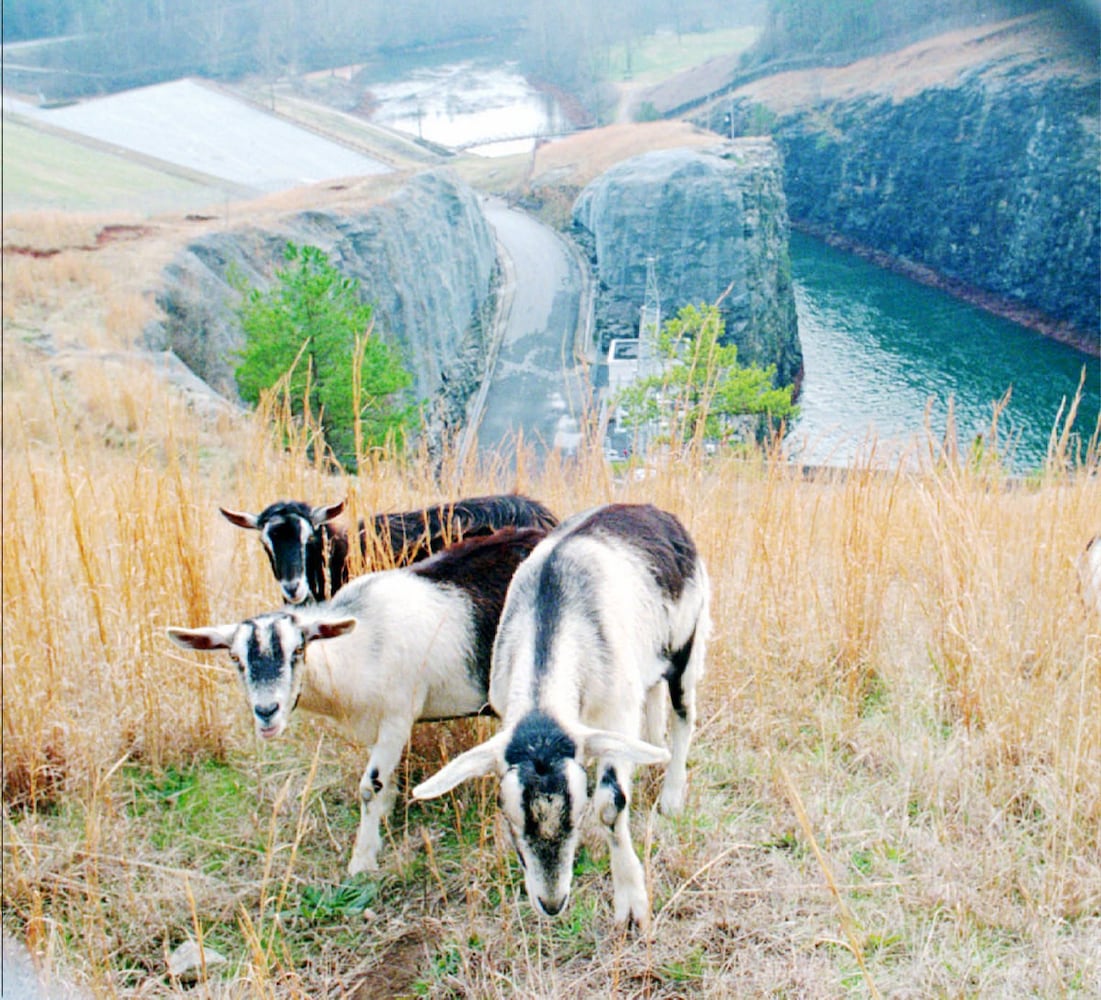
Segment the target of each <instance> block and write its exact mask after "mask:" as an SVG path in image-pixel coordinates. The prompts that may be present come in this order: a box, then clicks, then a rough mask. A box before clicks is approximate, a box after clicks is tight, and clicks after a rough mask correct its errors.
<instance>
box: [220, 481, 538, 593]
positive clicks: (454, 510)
mask: <svg viewBox="0 0 1101 1000" xmlns="http://www.w3.org/2000/svg"><path fill="white" fill-rule="evenodd" d="M218 509H219V510H220V511H221V512H222V515H223V516H224V517H225V518H226V520H227V521H229V522H230V523H231V524H235V525H237V527H239V528H251V529H253V530H255V531H259V532H260V541H261V542H262V543H263V546H264V551H265V552H266V553H267V555H268V559H269V561H270V562H271V568H272V572H273V573H274V574H275V578H276V580H278V581H279V586H280V589H281V590H282V592H283V598H284V599H285V600H286V601H287V603H289V604H302V603H304V602H306V601H308V600H311V599H312V600H315V601H323V600H325V599H326V598H328V597H331V596H333V595H334V594H335V593H336V592H337V591H338V590H340V588H341V587H342V586H344V584H345V583H347V582H348V578H349V575H350V573H349V560H348V551H349V546H348V538H347V535H346V534H345V532H344V529H343V528H341V527H340V526H339V525H335V524H333V523H332V522H333V519H334V518H336V517H338V516H339V515H340V513H341V511H343V510H344V501H343V500H340V501H338V502H337V503H333V504H329V505H328V506H318V507H312V506H310V505H309V504H307V503H303V502H301V501H298V500H279V501H276V502H275V503H273V504H269V505H268V506H267V507H265V508H264V509H263V510H262V511H261V512H260V513H259V514H249V513H245V512H243V511H236V510H228V509H227V508H225V507H219V508H218ZM557 523H558V519H557V518H556V517H555V516H554V515H553V514H552V513H551V512H550V511H549V510H547V508H546V507H544V506H543V505H542V504H541V503H539V502H538V501H536V500H529V499H528V498H527V497H523V496H520V495H518V494H515V493H505V494H499V495H493V496H484V497H469V498H467V499H465V500H459V501H456V502H455V503H440V504H436V505H435V506H432V507H426V508H424V509H423V510H410V511H405V512H403V513H397V514H375V515H374V517H373V519H372V522H371V530H372V531H373V533H374V537H375V538H377V539H378V540H379V541H380V543H381V545H382V547H383V549H384V550H385V551H387V552H388V553H389V555H390V558H391V559H392V560H393V562H395V563H397V564H398V565H404V564H407V563H412V562H417V561H418V560H420V559H424V558H426V557H427V556H429V555H431V554H432V553H433V552H437V551H439V550H440V549H441V548H443V547H445V546H446V545H447V544H448V543H449V542H456V541H460V540H461V539H463V538H469V537H471V536H480V535H488V534H491V533H492V532H493V531H495V530H496V529H498V528H505V527H508V526H510V525H512V526H514V527H518V528H525V527H532V528H542V529H544V530H550V529H551V528H553V527H554V526H555V525H556V524H557ZM359 544H360V551H361V552H362V553H363V554H364V555H366V554H368V553H369V552H370V551H371V550H372V546H371V538H370V537H369V536H368V528H367V524H366V523H365V522H364V521H362V520H361V521H360V522H359Z"/></svg>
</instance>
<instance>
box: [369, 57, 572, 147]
mask: <svg viewBox="0 0 1101 1000" xmlns="http://www.w3.org/2000/svg"><path fill="white" fill-rule="evenodd" d="M369 90H370V93H371V96H372V97H373V98H374V100H375V101H376V102H377V109H376V110H375V111H374V112H373V113H372V115H371V120H372V121H374V122H377V123H378V124H379V125H385V126H387V127H389V128H392V129H396V130H397V131H399V132H405V133H406V134H408V135H412V136H416V137H418V138H421V139H428V140H429V141H431V142H436V143H439V144H440V145H442V146H448V147H451V148H460V147H461V148H464V149H468V150H469V151H470V152H473V153H477V154H479V155H481V156H510V155H512V154H514V153H526V152H529V151H530V150H531V149H532V148H533V147H534V145H535V137H536V136H546V135H553V134H556V133H560V132H562V131H564V130H567V129H568V128H569V122H568V121H567V120H566V117H565V115H564V114H563V112H562V109H561V107H560V106H559V104H558V102H557V101H556V100H554V98H553V97H551V96H549V95H547V94H544V93H540V92H539V91H538V90H536V89H535V88H534V87H533V86H531V84H529V83H528V82H527V80H525V79H524V77H522V76H521V75H520V74H519V73H517V72H516V70H515V68H514V67H513V66H512V65H510V64H505V65H504V66H499V65H497V66H494V65H488V64H486V63H484V62H482V61H480V60H466V61H463V62H458V63H451V64H448V65H443V66H425V67H423V68H420V69H415V70H413V71H411V72H410V73H408V74H407V75H406V76H404V77H403V78H402V79H399V80H394V81H386V82H378V83H372V84H371V85H370V87H369Z"/></svg>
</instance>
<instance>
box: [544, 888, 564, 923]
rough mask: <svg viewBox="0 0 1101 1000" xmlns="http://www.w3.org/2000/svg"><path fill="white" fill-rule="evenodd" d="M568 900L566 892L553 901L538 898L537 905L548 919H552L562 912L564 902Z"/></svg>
mask: <svg viewBox="0 0 1101 1000" xmlns="http://www.w3.org/2000/svg"><path fill="white" fill-rule="evenodd" d="M569 898H570V894H569V893H568V892H567V893H565V894H564V895H562V896H559V897H558V898H557V899H555V900H553V901H552V900H549V899H544V898H543V897H542V896H540V897H539V905H540V906H541V907H542V908H543V912H544V913H545V914H546V915H547V916H548V917H553V916H555V915H557V914H559V913H561V912H562V909H563V907H565V905H566V900H568V899H569Z"/></svg>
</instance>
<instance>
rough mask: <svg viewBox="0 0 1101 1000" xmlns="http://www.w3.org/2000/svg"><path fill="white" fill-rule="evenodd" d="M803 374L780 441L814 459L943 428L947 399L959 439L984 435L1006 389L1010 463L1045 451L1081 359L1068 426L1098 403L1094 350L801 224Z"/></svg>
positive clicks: (1094, 412) (1087, 421)
mask: <svg viewBox="0 0 1101 1000" xmlns="http://www.w3.org/2000/svg"><path fill="white" fill-rule="evenodd" d="M791 262H792V277H793V283H794V286H795V301H796V309H797V313H798V318H799V337H800V340H801V341H802V344H803V364H804V370H805V376H804V381H803V391H802V397H801V399H800V401H799V403H800V416H799V418H798V421H797V423H796V424H795V425H794V427H793V429H792V433H791V434H790V435H789V441H788V444H789V450H790V451H791V453H792V454H794V455H796V456H798V457H799V458H800V459H801V460H803V461H805V462H807V463H812V464H819V463H831V464H833V463H847V462H849V461H851V460H852V459H853V458H854V457H855V456H857V455H867V454H868V449H869V447H870V445H871V443H872V442H875V446H876V452H877V455H879V456H881V457H886V458H888V459H893V458H895V457H897V455H898V454H899V452H900V451H901V450H903V449H907V448H909V447H910V446H911V445H912V443H913V441H914V439H915V438H917V439H918V441H919V442H921V443H924V442H926V441H927V439H928V436H929V435H927V434H926V433H925V430H924V428H925V425H926V414H927V413H928V423H929V425H930V430H931V432H932V437H933V439H934V441H939V439H940V437H941V436H942V435H943V433H944V431H945V428H946V425H947V420H948V413H949V404H950V402H951V405H952V409H953V412H954V419H955V424H956V429H957V438H958V441H959V443H960V446H961V448H966V447H968V446H969V444H970V443H971V442H973V441H974V439H975V437H976V435H978V434H983V435H984V440H985V439H988V437H989V435H988V433H987V432H988V430H989V428H990V424H991V419H992V417H993V415H994V406H995V403H996V402H997V401H998V400H1000V399H1001V398H1002V397H1003V396H1004V395H1005V394H1006V393H1007V392H1010V398H1009V402H1008V404H1007V405H1006V407H1005V409H1004V411H1003V412H1002V414H1001V415H1000V418H999V423H998V443H999V447H1000V449H1002V450H1003V453H1004V455H1005V458H1006V462H1007V464H1008V466H1009V467H1010V468H1011V469H1012V470H1013V471H1015V472H1018V473H1024V472H1027V471H1028V470H1030V469H1034V468H1036V467H1037V466H1039V465H1040V464H1042V462H1043V460H1044V456H1045V454H1046V452H1047V447H1048V441H1049V438H1050V435H1051V432H1052V429H1053V427H1054V426H1055V424H1056V420H1057V417H1058V414H1059V412H1060V407H1061V406H1063V407H1065V406H1066V405H1067V404H1069V402H1070V399H1071V398H1072V397H1073V395H1074V393H1075V390H1076V389H1077V387H1078V380H1079V378H1080V377H1081V375H1082V372H1083V370H1084V371H1085V373H1086V380H1087V381H1086V386H1085V388H1084V390H1083V392H1084V395H1083V400H1082V404H1081V406H1080V408H1079V415H1078V418H1077V420H1076V421H1075V427H1076V428H1078V430H1079V432H1080V438H1084V439H1086V440H1088V438H1089V436H1090V434H1091V433H1092V432H1093V431H1094V429H1095V428H1096V427H1097V420H1098V413H1099V409H1101V362H1099V361H1098V359H1097V358H1091V357H1088V356H1087V355H1084V354H1082V353H1081V352H1079V351H1076V350H1074V349H1073V348H1070V347H1067V346H1065V345H1063V344H1059V343H1056V342H1055V341H1053V340H1051V339H1049V338H1047V337H1043V336H1041V335H1040V334H1037V333H1034V332H1032V331H1031V330H1027V329H1025V328H1024V327H1021V326H1018V325H1017V324H1015V323H1011V322H1008V321H1007V320H1003V319H999V318H998V317H996V316H992V315H990V314H989V313H986V312H983V311H982V310H980V309H978V308H976V307H974V306H971V305H968V304H967V303H965V302H961V301H959V300H958V299H954V298H952V297H951V296H949V295H947V294H945V293H944V292H941V291H938V290H937V289H934V288H929V287H926V286H924V285H921V284H918V283H916V282H913V281H910V280H909V279H907V278H904V277H901V276H900V275H897V274H894V273H892V272H890V271H886V270H884V269H882V268H879V267H876V266H875V265H874V264H871V263H869V262H867V261H865V260H863V259H862V258H860V257H856V256H854V255H852V254H849V253H845V252H842V251H840V250H835V249H834V248H832V247H830V246H828V245H826V244H825V243H822V242H821V241H819V240H816V239H813V238H811V237H809V236H804V235H801V234H799V233H793V234H792V237H791Z"/></svg>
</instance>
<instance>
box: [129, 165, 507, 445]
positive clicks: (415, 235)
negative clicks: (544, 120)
mask: <svg viewBox="0 0 1101 1000" xmlns="http://www.w3.org/2000/svg"><path fill="white" fill-rule="evenodd" d="M288 240H290V241H293V242H296V243H298V244H311V245H313V246H317V247H320V248H321V249H322V250H324V251H325V252H326V253H327V254H328V255H329V258H330V260H331V261H332V262H333V263H334V264H335V265H336V266H337V267H338V268H339V269H340V270H341V272H342V273H344V274H345V275H347V276H348V277H352V278H356V279H357V280H358V281H359V282H360V285H361V287H362V289H363V292H364V297H365V298H366V299H367V300H368V301H370V302H373V303H374V304H375V332H376V333H377V334H379V335H381V336H384V337H387V338H392V339H393V340H395V341H396V342H397V343H399V344H400V345H401V348H402V352H403V354H404V357H405V360H406V364H407V366H408V368H409V370H410V371H412V372H413V374H414V378H415V385H414V392H415V393H416V395H417V397H418V398H419V399H422V400H427V401H429V408H428V409H429V414H428V415H429V422H430V427H431V428H432V430H433V431H438V430H440V429H442V428H446V427H453V426H456V425H457V424H458V423H460V422H461V420H462V415H463V408H464V404H465V401H466V398H467V396H468V395H469V393H470V392H471V391H472V390H473V388H474V387H475V385H476V382H477V379H478V377H479V376H480V374H481V371H482V367H483V365H484V359H485V357H486V353H487V352H486V345H485V343H484V342H483V338H484V336H485V335H486V334H487V333H488V329H487V327H488V319H489V311H490V309H491V308H492V300H493V287H494V280H495V274H496V266H497V257H496V246H495V243H494V239H493V234H492V231H491V229H490V227H489V224H488V223H487V221H486V219H485V216H484V215H483V214H482V211H481V207H480V205H479V202H478V198H477V195H476V194H475V193H474V192H473V191H472V190H471V189H470V188H468V187H466V186H465V185H464V184H462V183H461V182H460V181H458V180H457V178H455V177H454V176H453V175H451V174H450V173H448V172H447V171H438V172H430V173H424V174H418V175H416V176H414V177H413V178H412V179H411V180H410V181H409V182H408V183H406V184H405V185H403V186H402V187H401V188H400V189H399V190H398V191H397V192H396V193H395V194H393V195H392V196H391V197H389V198H388V199H386V200H385V201H383V202H380V203H379V204H377V205H373V206H371V207H370V208H367V209H365V210H363V211H362V212H359V213H347V212H341V213H340V214H336V213H333V212H328V211H307V212H299V213H296V214H293V215H289V216H287V217H285V218H283V219H281V220H280V221H279V223H278V224H277V225H273V226H269V227H267V228H264V229H259V228H256V227H243V228H240V229H234V230H229V231H225V232H218V233H212V234H209V235H207V236H204V237H203V238H201V239H199V240H196V241H195V242H194V243H192V244H190V245H189V246H188V247H187V248H186V250H184V251H183V252H182V253H181V254H180V255H179V256H178V257H177V258H176V259H175V260H174V261H173V262H172V263H171V265H170V266H169V267H168V268H167V269H166V271H165V275H164V278H165V281H164V286H163V288H162V289H161V291H160V293H159V295H158V304H159V305H160V307H161V310H162V312H163V314H164V319H163V321H162V322H161V323H159V324H157V325H156V327H154V328H153V329H151V330H149V331H148V332H147V341H148V342H149V345H150V346H152V347H156V348H161V349H163V348H166V347H170V348H171V349H172V350H174V351H175V352H176V353H177V354H178V355H179V356H180V357H181V358H182V359H183V360H184V362H185V363H186V364H187V365H188V366H189V367H190V368H191V369H192V370H193V371H194V372H195V373H196V374H197V375H199V376H200V377H201V378H202V379H204V380H205V381H206V382H207V383H209V384H210V385H212V386H213V387H214V388H215V389H217V390H218V391H219V392H221V393H223V394H224V395H226V396H229V397H231V398H235V397H236V388H235V385H234V381H233V363H232V355H233V352H234V351H235V350H237V349H238V348H239V347H240V346H241V339H240V338H241V333H240V327H239V325H238V323H237V322H236V318H235V313H234V309H235V307H236V304H237V302H238V301H239V295H238V293H237V292H236V291H234V289H233V287H232V284H231V281H234V280H236V277H239V278H243V279H244V280H245V281H246V282H248V283H249V284H253V285H259V286H261V287H263V286H265V285H267V284H268V283H270V281H271V277H272V274H273V271H274V269H275V267H276V266H277V265H279V264H280V263H281V261H282V254H283V249H284V247H285V246H286V244H287V241H288ZM235 276H236V277H235ZM445 371H446V376H445V374H444V372H445Z"/></svg>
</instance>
